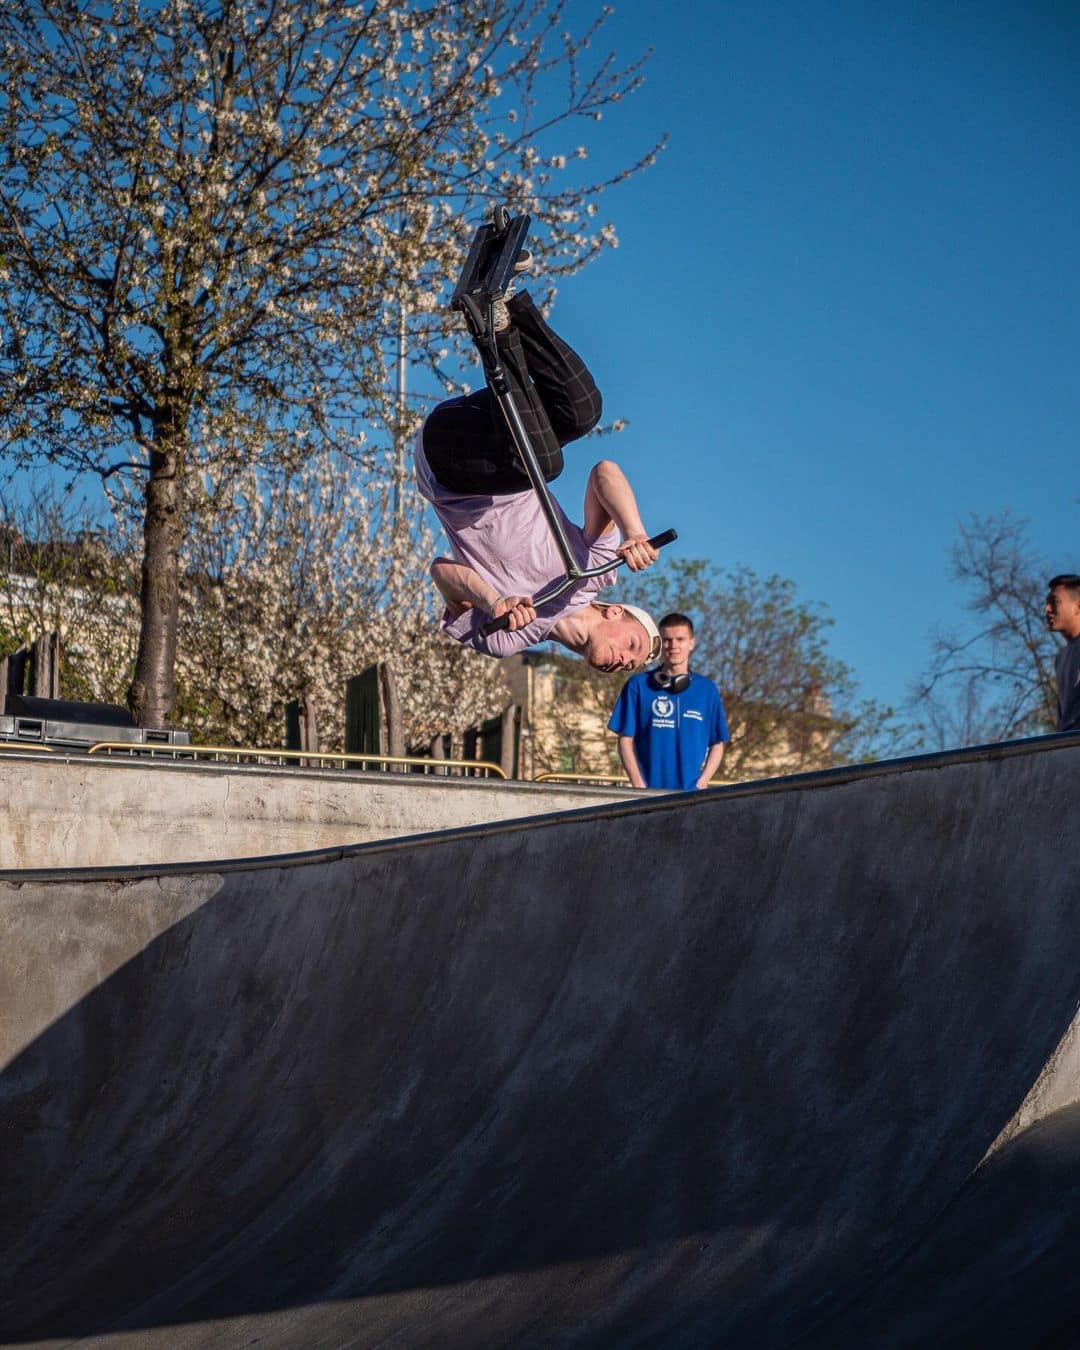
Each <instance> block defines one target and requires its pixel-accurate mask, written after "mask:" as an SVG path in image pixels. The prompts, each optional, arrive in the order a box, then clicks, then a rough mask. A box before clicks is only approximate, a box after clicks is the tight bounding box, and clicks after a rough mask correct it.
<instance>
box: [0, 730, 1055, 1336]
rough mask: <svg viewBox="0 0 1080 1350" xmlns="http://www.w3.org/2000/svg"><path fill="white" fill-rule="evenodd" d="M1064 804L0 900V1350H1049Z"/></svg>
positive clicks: (689, 807)
mask: <svg viewBox="0 0 1080 1350" xmlns="http://www.w3.org/2000/svg"><path fill="white" fill-rule="evenodd" d="M1078 792H1080V746H1076V745H1073V744H1071V743H1069V742H1062V741H1054V742H1053V744H1051V743H1049V742H1042V741H1040V742H1032V743H1030V745H1029V746H1025V747H1006V748H1003V749H1001V750H991V751H982V752H970V753H969V754H966V755H952V756H937V757H929V758H927V759H925V760H919V761H908V762H900V763H897V764H896V765H893V766H885V767H884V768H878V769H874V770H868V771H863V772H851V773H841V774H831V775H829V774H826V775H818V776H815V777H812V778H808V779H803V780H798V779H796V780H787V781H783V782H777V783H774V784H770V785H766V786H765V787H763V788H759V789H755V790H746V789H739V790H721V791H717V792H714V793H710V794H707V795H699V796H697V797H670V798H666V799H662V800H654V801H651V802H649V803H646V804H644V805H642V806H640V807H638V806H632V807H616V808H599V809H589V810H584V811H578V812H573V813H568V814H566V815H563V816H560V817H549V818H544V819H540V820H534V821H528V822H523V823H521V824H518V825H504V826H499V827H495V828H490V829H477V830H467V831H459V832H456V833H454V834H449V835H446V836H438V837H426V838H423V839H415V840H410V841H397V842H395V843H393V844H390V845H366V846H363V847H360V848H357V849H354V850H342V851H339V852H336V853H334V854H332V855H329V856H313V857H309V858H304V857H298V858H296V859H282V860H274V861H271V862H269V863H267V864H265V865H258V864H251V863H244V864H237V865H235V866H219V867H216V868H215V867H196V868H190V869H180V868H176V869H171V870H166V871H163V872H159V873H155V874H148V873H146V872H144V871H140V870H138V869H132V870H131V871H130V872H129V873H124V872H116V873H113V874H110V875H108V876H102V875H97V874H93V873H84V874H80V873H77V872H76V873H72V874H70V875H68V876H66V877H65V876H57V877H54V878H51V879H35V878H34V877H33V876H32V874H30V873H23V874H20V875H19V876H18V877H17V878H9V879H7V880H4V879H2V878H0V924H2V925H3V948H2V952H3V955H2V961H3V981H4V985H5V986H6V988H7V989H8V990H9V991H10V992H8V993H5V994H4V995H3V998H4V1000H5V1005H4V1006H7V1007H9V1008H15V1007H16V1005H17V1006H18V1008H19V1009H20V1010H21V1011H20V1012H19V1017H18V1019H16V1020H17V1021H18V1023H19V1025H20V1026H22V1027H23V1028H24V1030H23V1033H22V1034H21V1043H20V1044H18V1045H17V1048H15V1050H14V1054H13V1057H12V1056H10V1055H8V1054H5V1056H4V1058H5V1059H8V1058H10V1062H8V1063H7V1066H6V1068H4V1070H3V1072H2V1074H0V1124H2V1139H3V1150H2V1159H0V1194H2V1195H3V1197H4V1204H3V1220H2V1251H0V1256H2V1260H3V1267H2V1268H3V1270H4V1275H5V1280H4V1284H5V1293H4V1294H3V1296H2V1302H0V1329H2V1335H3V1340H4V1342H5V1343H9V1344H10V1343H13V1342H25V1341H31V1342H32V1341H40V1340H47V1339H51V1338H56V1339H62V1338H66V1339H69V1340H70V1339H75V1340H78V1339H85V1338H91V1337H94V1336H103V1337H104V1336H108V1335H109V1334H119V1333H121V1332H124V1331H133V1332H139V1333H140V1338H139V1344H141V1345H148V1346H154V1347H156V1346H162V1347H164V1346H170V1347H171V1346H181V1345H182V1346H189V1345H190V1346H195V1345H203V1344H205V1345H221V1344H237V1345H239V1344H247V1343H249V1342H251V1341H253V1340H255V1339H256V1338H257V1339H258V1340H259V1342H260V1343H261V1344H276V1345H307V1344H326V1345H333V1344H350V1345H377V1344H383V1343H385V1342H388V1341H390V1340H395V1341H396V1343H399V1344H407V1345H409V1346H427V1345H431V1346H435V1345H443V1346H445V1345H456V1346H474V1345H475V1346H488V1345H515V1346H522V1345H523V1346H531V1345H536V1346H539V1345H552V1344H560V1345H563V1344H566V1345H570V1344H580V1345H592V1344H611V1345H615V1344H618V1345H633V1346H638V1345H640V1346H646V1345H647V1346H654V1345H693V1346H697V1345H731V1346H748V1345H753V1346H763V1347H774V1346H775V1347H781V1346H795V1345H798V1346H818V1345H820V1346H825V1345H832V1346H836V1345H845V1344H852V1345H859V1344H865V1345H868V1346H869V1345H874V1346H894V1345H895V1346H901V1345H903V1346H907V1345H911V1346H914V1345H919V1344H922V1345H926V1344H942V1345H944V1344H972V1345H974V1344H979V1345H993V1344H999V1343H1000V1344H1005V1343H1011V1344H1016V1343H1018V1340H1017V1335H1016V1332H1015V1328H1014V1329H1013V1333H1012V1335H1011V1336H1010V1337H1009V1339H1008V1340H1006V1333H1007V1332H1008V1322H1009V1317H1010V1316H1012V1315H1013V1313H1015V1312H1016V1309H1018V1308H1022V1309H1023V1310H1024V1313H1023V1315H1024V1318H1025V1330H1024V1334H1023V1335H1021V1336H1020V1337H1019V1341H1020V1342H1022V1343H1025V1344H1030V1345H1038V1344H1039V1343H1040V1339H1041V1341H1042V1342H1044V1343H1045V1344H1047V1345H1050V1344H1058V1343H1059V1342H1058V1341H1055V1340H1054V1339H1053V1338H1054V1337H1055V1336H1057V1335H1058V1334H1059V1332H1060V1329H1061V1328H1062V1327H1063V1326H1066V1325H1067V1324H1068V1322H1069V1319H1070V1314H1071V1312H1072V1311H1073V1310H1074V1309H1075V1307H1076V1304H1077V1301H1078V1296H1080V1274H1075V1273H1074V1272H1075V1271H1076V1270H1077V1269H1078V1263H1077V1258H1078V1257H1080V1240H1078V1239H1080V1219H1078V1218H1076V1217H1074V1215H1076V1214H1077V1206H1076V1204H1075V1203H1074V1201H1075V1199H1076V1193H1077V1188H1078V1186H1080V1170H1078V1167H1077V1163H1078V1161H1080V1134H1078V1133H1077V1131H1078V1124H1080V1118H1078V1117H1077V1114H1076V1111H1077V1108H1076V1107H1075V1106H1074V1105H1073V1104H1072V1102H1073V1099H1074V1098H1080V1093H1076V1092H1075V1091H1074V1090H1073V1089H1074V1084H1073V1073H1072V1068H1071V1063H1072V1061H1071V1059H1070V1058H1069V1055H1068V1053H1067V1052H1066V1050H1063V1049H1062V1042H1063V1038H1064V1039H1065V1043H1066V1047H1067V1046H1068V1045H1069V1044H1070V1043H1071V1042H1070V1040H1069V1033H1070V1028H1071V1026H1072V1023H1073V1019H1074V1017H1075V1014H1076V1009H1077V1005H1078V1002H1080V922H1077V901H1078V894H1077V892H1078V886H1077V883H1076V881H1075V880H1074V875H1073V874H1071V873H1070V871H1069V869H1068V868H1067V867H1066V866H1065V864H1064V863H1063V860H1062V850H1061V848H1060V846H1053V844H1052V843H1051V846H1048V847H1043V846H1042V844H1041V840H1042V838H1043V837H1044V836H1046V835H1047V834H1048V833H1049V835H1050V836H1051V840H1052V839H1053V838H1055V837H1056V838H1057V839H1058V840H1059V842H1060V839H1061V837H1062V836H1061V835H1060V829H1061V822H1063V821H1065V820H1067V819H1069V813H1070V812H1071V811H1072V810H1073V809H1074V805H1073V804H1074V803H1075V801H1076V800H1077V794H1078ZM1055 830H1056V831H1058V832H1059V833H1057V834H1056V835H1055V834H1054V832H1055ZM132 933H134V934H136V935H138V934H144V935H145V936H144V937H139V938H138V939H137V941H135V945H134V947H133V949H132V950H131V951H130V952H129V953H128V954H127V955H126V956H124V957H123V959H119V958H118V956H117V953H118V952H122V951H123V950H124V946H123V943H124V940H125V939H124V935H130V934H132ZM76 948H77V952H76ZM69 949H70V951H71V953H72V954H71V958H70V959H71V962H73V963H79V962H81V963H82V965H81V967H80V968H81V969H84V970H86V971H90V972H94V971H95V970H98V969H100V971H101V972H102V973H101V975H100V977H98V976H96V975H95V976H93V978H91V979H90V982H89V985H88V988H87V990H86V991H84V992H82V993H80V994H78V996H77V997H73V996H72V986H71V985H70V982H69V983H65V979H66V978H67V977H66V973H65V972H66V971H68V970H69V969H70V968H71V967H70V966H69V965H66V964H65V960H66V957H65V953H67V952H68V951H69ZM27 1008H29V1009H31V1010H32V1011H31V1012H29V1013H28V1012H26V1011H25V1010H26V1009H27ZM35 1017H36V1019H37V1021H36V1023H35V1020H34V1019H35ZM2 1021H3V1019H0V1022H2ZM1037 1083H1038V1088H1037V1090H1036V1091H1035V1093H1034V1094H1032V1088H1033V1085H1036V1084H1037ZM1025 1100H1026V1101H1027V1106H1026V1107H1025V1111H1026V1115H1025V1116H1024V1124H1025V1126H1026V1128H1024V1129H1020V1128H1019V1127H1018V1125H1017V1123H1016V1121H1015V1120H1014V1118H1015V1117H1016V1115H1017V1112H1018V1111H1019V1110H1020V1108H1021V1106H1022V1104H1023V1103H1025ZM1011 1121H1012V1122H1013V1125H1012V1126H1011V1127H1010V1122H1011ZM1003 1131H1005V1135H1003V1133H1002V1132H1003ZM995 1141H997V1142H996V1144H995ZM988 1151H990V1152H989V1157H988V1156H987V1154H988ZM984 1160H985V1161H984ZM1005 1281H1009V1282H1011V1285H1010V1286H1009V1287H1011V1289H1012V1290H1013V1298H1012V1301H1011V1302H1010V1300H1009V1299H1008V1298H1006V1297H1005V1296H1004V1294H1003V1289H1004V1288H1005V1287H1006V1286H1005V1284H1004V1282H1005ZM1051 1286H1052V1288H1053V1293H1052V1295H1051V1293H1050V1288H1051ZM958 1309H962V1310H963V1312H964V1317H963V1318H958V1316H957V1312H958ZM1010 1310H1012V1311H1011V1312H1010ZM1017 1315H1018V1314H1017ZM950 1338H951V1339H950ZM1065 1343H1066V1342H1064V1341H1061V1342H1060V1344H1062V1345H1064V1344H1065Z"/></svg>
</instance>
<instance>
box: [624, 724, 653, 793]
mask: <svg viewBox="0 0 1080 1350" xmlns="http://www.w3.org/2000/svg"><path fill="white" fill-rule="evenodd" d="M619 758H620V759H621V760H622V766H623V768H624V769H625V770H626V774H627V777H628V778H629V779H630V783H631V786H633V787H636V788H643V787H645V785H646V784H645V779H644V778H643V777H642V774H641V768H640V766H639V764H638V762H637V755H635V754H634V738H633V736H620V737H619Z"/></svg>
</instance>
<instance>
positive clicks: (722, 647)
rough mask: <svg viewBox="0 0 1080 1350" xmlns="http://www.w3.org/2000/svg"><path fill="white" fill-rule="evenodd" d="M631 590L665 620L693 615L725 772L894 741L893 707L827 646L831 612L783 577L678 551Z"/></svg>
mask: <svg viewBox="0 0 1080 1350" xmlns="http://www.w3.org/2000/svg"><path fill="white" fill-rule="evenodd" d="M627 598H628V599H632V600H633V601H634V602H635V603H639V604H642V605H644V606H646V608H648V609H649V610H650V612H651V613H652V614H653V616H654V617H655V618H656V619H657V620H658V621H659V620H660V619H661V618H662V617H663V616H664V614H666V613H669V612H672V611H675V612H679V613H683V614H686V615H687V616H688V617H689V618H691V619H692V620H693V623H694V628H695V637H696V639H697V646H696V649H695V651H694V655H693V659H692V663H691V664H692V666H693V668H694V669H696V670H699V671H701V673H702V674H705V675H708V676H710V678H712V679H713V680H715V681H716V683H717V684H718V685H719V687H720V691H721V694H722V696H723V699H724V706H725V710H726V712H727V716H728V725H729V729H730V731H731V741H730V744H729V746H728V749H727V751H726V753H725V755H724V760H723V764H722V765H721V773H720V776H721V777H723V778H733V779H739V778H746V777H755V776H759V775H761V774H763V773H769V772H793V771H798V770H808V769H818V768H828V767H830V766H832V765H835V764H841V763H849V762H852V761H854V760H860V759H867V758H875V757H877V756H879V755H881V754H885V753H887V752H888V751H890V750H892V749H894V747H895V746H896V744H897V742H898V740H899V738H900V736H901V735H902V731H901V728H900V727H899V726H898V724H897V723H896V721H895V720H894V717H893V713H892V710H891V709H888V708H883V707H882V706H881V705H879V704H877V703H875V702H873V701H872V700H867V699H862V700H860V699H859V698H858V696H857V687H856V682H855V679H854V676H853V673H852V671H851V669H850V668H849V667H848V666H846V665H845V664H844V663H843V662H842V661H839V660H837V658H836V657H834V656H832V655H831V654H830V652H829V650H828V646H827V636H828V629H829V627H830V626H831V624H832V622H833V621H832V619H831V618H830V617H829V616H828V614H827V612H826V611H825V609H824V607H823V606H821V605H818V604H814V603H812V602H809V601H805V600H802V599H800V598H799V596H798V593H797V589H796V585H795V583H794V582H793V581H791V580H789V579H788V578H786V577H780V576H769V577H760V576H758V575H757V573H755V572H754V571H753V570H752V569H751V568H749V567H735V568H719V567H716V566H714V565H712V564H710V563H709V562H707V561H706V560H703V559H676V560H672V561H668V562H666V564H665V566H664V567H663V568H662V569H656V570H655V571H650V572H647V573H645V574H644V575H643V576H641V577H640V578H636V579H635V581H634V583H633V587H632V592H631V591H628V592H627Z"/></svg>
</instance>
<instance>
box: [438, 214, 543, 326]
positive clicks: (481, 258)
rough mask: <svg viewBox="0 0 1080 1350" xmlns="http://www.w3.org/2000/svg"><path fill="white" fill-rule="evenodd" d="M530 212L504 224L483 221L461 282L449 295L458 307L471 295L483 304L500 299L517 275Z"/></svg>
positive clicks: (451, 301) (467, 259) (452, 303)
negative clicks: (515, 269) (515, 274)
mask: <svg viewBox="0 0 1080 1350" xmlns="http://www.w3.org/2000/svg"><path fill="white" fill-rule="evenodd" d="M529 224H530V220H529V217H528V216H513V217H511V218H509V219H508V220H506V222H505V224H503V225H502V228H498V227H497V225H492V224H488V225H481V226H480V228H479V229H478V230H477V231H476V234H475V235H473V241H472V245H471V247H470V248H469V256H468V257H467V258H466V259H465V266H464V267H463V268H462V270H461V276H460V277H459V278H458V284H457V286H455V288H454V294H453V296H452V297H451V299H450V303H451V305H452V306H453V307H454V308H455V309H462V308H465V306H463V305H462V303H461V301H462V299H463V297H465V296H469V297H471V298H472V299H473V300H474V301H477V302H479V303H480V304H481V305H487V304H489V303H490V302H491V301H492V300H498V299H499V297H500V296H501V295H502V294H503V293H504V291H505V290H506V288H507V286H509V284H510V282H511V280H512V279H513V276H514V264H515V263H516V262H517V259H518V254H519V253H520V252H521V248H522V245H523V244H524V242H525V236H526V235H527V234H528V233H529Z"/></svg>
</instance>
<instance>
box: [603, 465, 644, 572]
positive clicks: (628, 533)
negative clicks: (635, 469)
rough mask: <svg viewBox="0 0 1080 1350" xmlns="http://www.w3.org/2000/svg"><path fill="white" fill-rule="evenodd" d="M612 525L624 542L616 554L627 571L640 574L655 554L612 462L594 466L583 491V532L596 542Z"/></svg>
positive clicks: (625, 481) (631, 496)
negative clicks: (624, 561)
mask: <svg viewBox="0 0 1080 1350" xmlns="http://www.w3.org/2000/svg"><path fill="white" fill-rule="evenodd" d="M612 525H616V526H617V527H618V529H619V533H620V534H621V535H622V537H623V540H624V541H625V542H624V543H623V544H622V545H621V547H620V548H619V550H618V551H619V553H620V554H621V555H622V556H623V557H624V558H625V559H626V565H627V567H629V568H630V570H631V572H641V571H644V569H645V568H646V567H648V566H649V564H650V563H652V562H655V561H656V559H657V557H658V556H659V554H658V553H657V551H656V549H654V548H653V547H652V546H651V544H649V543H648V542H647V541H648V535H647V534H646V533H645V526H644V525H643V524H642V521H641V516H640V514H639V513H638V505H637V499H636V498H635V496H634V489H633V488H632V487H631V486H630V482H629V479H628V478H627V477H626V474H624V473H623V471H622V469H620V468H619V466H618V465H617V464H616V463H615V461H614V460H612V459H602V460H601V461H600V463H599V464H594V465H593V469H592V472H591V473H590V474H589V484H588V487H587V488H586V489H585V533H586V534H587V535H588V536H589V538H590V539H598V538H599V537H600V536H601V535H602V534H606V533H607V532H608V530H610V529H611V527H612Z"/></svg>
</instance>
